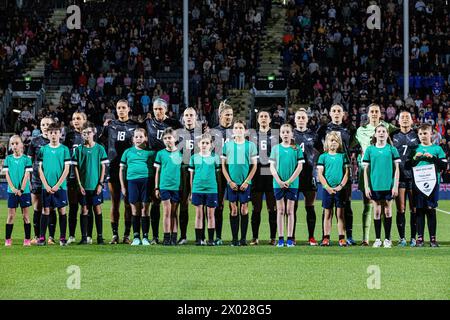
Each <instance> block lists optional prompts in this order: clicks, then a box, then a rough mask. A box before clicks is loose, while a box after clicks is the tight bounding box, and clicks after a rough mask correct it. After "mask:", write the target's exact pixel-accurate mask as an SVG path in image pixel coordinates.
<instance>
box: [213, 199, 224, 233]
mask: <svg viewBox="0 0 450 320" xmlns="http://www.w3.org/2000/svg"><path fill="white" fill-rule="evenodd" d="M214 217H215V221H216V236H217V238H219V239H222V225H223V207H218V208H216V210H215V211H214Z"/></svg>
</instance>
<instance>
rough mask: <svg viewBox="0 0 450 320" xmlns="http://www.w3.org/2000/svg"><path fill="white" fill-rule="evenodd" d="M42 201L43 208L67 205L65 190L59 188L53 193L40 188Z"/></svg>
mask: <svg viewBox="0 0 450 320" xmlns="http://www.w3.org/2000/svg"><path fill="white" fill-rule="evenodd" d="M42 202H43V207H44V208H58V209H59V208H64V207H65V206H67V203H68V202H67V191H66V190H64V189H59V190H58V191H56V192H55V193H54V194H50V193H48V192H47V191H45V190H42Z"/></svg>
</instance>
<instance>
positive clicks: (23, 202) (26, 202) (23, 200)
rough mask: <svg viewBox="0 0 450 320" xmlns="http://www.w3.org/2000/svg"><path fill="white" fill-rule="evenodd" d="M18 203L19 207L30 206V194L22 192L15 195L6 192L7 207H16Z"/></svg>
mask: <svg viewBox="0 0 450 320" xmlns="http://www.w3.org/2000/svg"><path fill="white" fill-rule="evenodd" d="M19 204H20V207H21V208H28V207H31V194H30V193H23V194H22V195H21V196H16V195H15V194H14V193H9V192H8V208H10V209H16V208H17V207H18V206H19Z"/></svg>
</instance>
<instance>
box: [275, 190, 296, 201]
mask: <svg viewBox="0 0 450 320" xmlns="http://www.w3.org/2000/svg"><path fill="white" fill-rule="evenodd" d="M273 194H274V195H275V199H277V200H281V199H288V200H292V201H297V200H298V189H295V188H287V189H281V188H274V189H273Z"/></svg>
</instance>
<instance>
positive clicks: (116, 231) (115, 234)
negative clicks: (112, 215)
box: [111, 222, 119, 237]
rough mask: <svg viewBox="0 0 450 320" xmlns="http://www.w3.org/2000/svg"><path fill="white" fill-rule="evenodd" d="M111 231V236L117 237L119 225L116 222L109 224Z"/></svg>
mask: <svg viewBox="0 0 450 320" xmlns="http://www.w3.org/2000/svg"><path fill="white" fill-rule="evenodd" d="M111 230H112V233H113V236H117V237H118V236H119V223H118V222H111Z"/></svg>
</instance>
